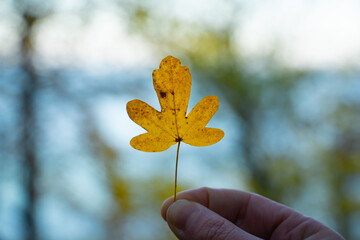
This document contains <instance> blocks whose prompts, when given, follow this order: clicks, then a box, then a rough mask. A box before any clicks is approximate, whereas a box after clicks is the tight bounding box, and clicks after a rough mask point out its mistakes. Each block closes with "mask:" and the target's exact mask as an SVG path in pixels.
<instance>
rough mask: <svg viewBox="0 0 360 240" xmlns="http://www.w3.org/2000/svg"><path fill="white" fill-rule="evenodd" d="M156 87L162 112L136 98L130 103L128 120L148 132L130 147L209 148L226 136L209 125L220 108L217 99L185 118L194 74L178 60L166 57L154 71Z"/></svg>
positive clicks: (209, 98)
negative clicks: (181, 146) (187, 146)
mask: <svg viewBox="0 0 360 240" xmlns="http://www.w3.org/2000/svg"><path fill="white" fill-rule="evenodd" d="M153 83H154V88H155V91H156V93H157V96H158V98H159V102H160V106H161V111H160V112H159V111H157V110H156V109H154V108H153V107H151V106H150V105H148V104H147V103H145V102H143V101H141V100H138V99H135V100H132V101H130V102H128V103H127V112H128V114H129V117H130V118H131V119H132V120H133V121H134V122H135V123H137V124H139V125H140V126H141V127H143V128H144V129H145V130H147V131H148V132H147V133H144V134H141V135H139V136H136V137H134V138H133V139H131V141H130V145H131V146H132V147H133V148H135V149H138V150H141V151H145V152H161V151H164V150H166V149H168V148H169V147H170V146H172V145H174V144H176V143H178V142H184V143H187V144H190V145H192V146H198V147H200V146H209V145H211V144H214V143H217V142H218V141H220V140H221V139H222V138H223V137H224V132H223V131H222V130H220V129H217V128H208V127H206V125H207V124H208V122H209V121H210V119H211V118H212V116H213V115H214V114H215V112H216V111H217V110H218V108H219V99H218V97H216V96H207V97H205V98H203V99H202V100H201V101H200V102H199V103H198V104H197V105H196V106H195V107H194V108H193V109H192V111H191V112H190V113H189V114H188V115H186V113H187V108H188V102H189V98H190V91H191V74H190V71H189V69H188V67H186V66H181V62H180V60H179V59H177V58H174V57H172V56H168V57H166V58H164V59H163V60H162V61H161V63H160V67H159V69H156V70H154V71H153Z"/></svg>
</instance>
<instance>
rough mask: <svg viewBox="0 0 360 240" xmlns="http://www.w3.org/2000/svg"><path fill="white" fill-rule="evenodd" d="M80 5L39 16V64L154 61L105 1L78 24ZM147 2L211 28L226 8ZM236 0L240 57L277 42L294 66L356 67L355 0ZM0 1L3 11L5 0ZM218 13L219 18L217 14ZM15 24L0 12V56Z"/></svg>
mask: <svg viewBox="0 0 360 240" xmlns="http://www.w3.org/2000/svg"><path fill="white" fill-rule="evenodd" d="M84 3H85V1H80V0H79V1H63V2H61V3H58V11H57V12H56V14H54V15H53V16H52V17H50V18H48V19H47V21H45V22H41V24H40V26H39V27H38V29H37V31H38V32H39V33H41V34H39V35H38V39H37V40H38V44H37V46H36V47H37V49H38V50H39V51H38V53H39V55H40V56H41V59H42V60H43V62H44V63H45V64H47V65H49V66H56V65H63V66H69V65H70V66H80V67H84V66H85V67H87V68H89V69H92V68H94V67H97V68H101V67H105V68H109V67H110V68H111V67H113V68H120V69H126V68H134V67H135V66H143V67H144V66H148V67H149V66H152V65H153V62H154V56H156V53H155V52H154V50H153V49H154V48H153V46H152V45H151V43H149V42H148V41H147V40H146V39H144V38H143V37H141V36H139V35H135V34H129V31H128V30H129V29H127V23H126V20H125V19H124V16H122V15H121V14H119V12H118V11H116V10H115V8H114V7H113V6H112V5H111V4H102V5H100V7H98V8H97V10H96V11H94V12H93V13H92V17H91V19H90V20H89V22H88V24H87V25H86V26H84V25H83V24H82V23H81V21H80V20H79V19H78V17H77V15H76V11H74V10H76V9H78V8H80V7H81V6H82V4H84ZM104 3H105V2H104ZM151 3H153V4H154V5H156V6H158V7H157V8H156V9H157V11H159V12H161V11H162V12H164V11H165V10H166V9H169V11H170V12H171V14H174V15H175V16H178V17H179V18H180V19H184V20H192V21H197V20H198V19H200V20H201V21H205V22H206V21H208V22H211V24H213V25H215V26H216V25H221V24H224V22H226V21H227V19H228V18H229V17H228V15H229V14H227V13H229V12H230V11H231V9H229V6H230V5H229V4H227V2H226V1H216V0H212V1H203V0H200V1H195V2H194V1H189V0H185V1H168V2H166V1H165V2H164V1H153V2H151ZM157 3H160V4H157ZM239 3H240V6H241V7H240V8H239V9H240V10H239V11H238V12H237V13H236V15H235V19H238V21H239V24H238V26H237V28H236V31H237V32H236V33H235V36H236V37H235V38H236V39H235V41H237V42H238V43H240V44H241V45H242V51H243V53H244V54H245V55H247V56H250V57H254V56H261V55H264V54H267V53H269V52H271V51H273V49H274V46H275V47H276V46H279V48H278V49H277V50H279V51H278V55H279V57H280V59H282V61H283V62H285V63H287V64H289V65H291V66H294V67H300V68H311V69H321V68H322V69H323V68H342V67H344V66H348V65H355V66H358V65H359V64H358V62H360V61H359V60H360V28H359V24H358V23H359V22H360V14H359V12H360V1H357V0H342V1H337V0H316V1H310V0H292V1H287V0H272V1H260V0H254V1H244V0H242V1H239ZM2 4H3V5H2V7H3V9H6V1H4V2H3V3H2ZM174 4H175V5H174ZM171 6H175V7H172V8H171ZM169 7H170V8H169ZM170 9H171V10H170ZM218 14H222V15H223V16H222V17H221V18H219V17H217V16H218ZM17 24H20V23H19V19H17V18H16V16H14V15H2V16H1V17H0V39H1V41H4V42H7V43H8V44H6V45H5V44H1V46H0V57H1V56H2V57H6V56H8V55H9V54H11V52H13V51H16V46H17V45H16V40H19V39H16V36H15V33H14V31H13V29H14V26H16V25H17ZM11 42H13V43H14V44H10V43H11ZM89 49H91V51H89ZM54 59H56V62H55V61H54ZM156 61H157V60H156Z"/></svg>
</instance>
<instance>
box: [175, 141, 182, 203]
mask: <svg viewBox="0 0 360 240" xmlns="http://www.w3.org/2000/svg"><path fill="white" fill-rule="evenodd" d="M180 142H181V141H178V145H177V150H176V164H175V190H174V202H175V201H176V188H177V169H178V162H179V149H180Z"/></svg>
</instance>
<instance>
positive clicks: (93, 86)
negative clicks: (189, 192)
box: [0, 0, 360, 240]
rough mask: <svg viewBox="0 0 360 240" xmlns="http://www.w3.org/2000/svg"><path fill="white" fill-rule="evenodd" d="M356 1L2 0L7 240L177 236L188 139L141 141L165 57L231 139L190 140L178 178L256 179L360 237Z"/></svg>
mask: <svg viewBox="0 0 360 240" xmlns="http://www.w3.org/2000/svg"><path fill="white" fill-rule="evenodd" d="M359 12H360V2H359V1H358V0H343V1H336V0H316V1H314V0H311V1H310V0H292V1H287V0H271V1H259V0H251V1H250V0H198V1H190V0H183V1H175V0H151V1H141V0H138V1H136V0H133V1H131V0H128V1H126V0H105V1H104V0H63V1H55V0H48V1H42V0H17V1H16V0H1V1H0V239H1V240H22V239H26V240H82V239H83V240H85V239H86V240H100V239H102V240H104V239H109V240H110V239H125V240H132V239H150V240H151V239H154V240H162V239H164V240H169V239H175V238H174V236H173V235H172V233H171V232H170V231H169V230H168V228H167V225H166V223H165V222H164V221H163V220H162V219H161V217H160V214H159V211H160V207H161V203H162V201H163V200H164V199H166V198H167V197H169V196H171V195H172V193H173V183H174V180H173V178H174V167H175V155H176V147H172V148H170V149H169V150H167V151H165V152H161V153H144V152H140V151H137V150H134V149H132V148H131V147H130V145H129V141H130V139H131V138H132V137H133V136H135V135H138V134H140V133H143V132H144V130H143V129H142V128H141V127H139V126H137V125H136V124H135V123H133V122H131V120H130V119H129V118H128V116H127V113H126V107H125V106H126V102H128V101H129V100H132V99H135V98H138V99H141V100H144V101H146V102H148V103H149V104H151V105H152V106H155V107H156V108H157V109H159V104H158V101H157V98H156V94H155V91H154V90H153V86H152V78H151V73H152V70H153V69H156V68H158V66H159V63H160V61H161V59H163V58H164V57H166V56H167V55H172V56H175V57H177V58H180V59H181V61H182V63H183V64H184V65H187V66H189V68H190V70H191V73H192V76H193V88H192V95H191V99H190V106H189V107H190V108H191V107H192V106H194V105H195V104H196V103H197V102H198V101H199V100H200V99H201V98H203V97H205V96H207V95H212V94H215V95H217V96H219V98H220V109H219V111H218V113H217V114H216V115H215V116H214V117H213V119H212V120H211V122H210V124H209V125H210V126H213V127H218V128H221V129H223V130H224V131H225V138H224V139H223V140H222V141H221V142H219V143H217V144H215V145H213V146H210V147H205V148H196V147H190V146H187V145H186V144H184V145H182V147H181V151H180V163H179V188H180V190H184V189H190V188H197V187H202V186H209V187H217V188H237V189H242V190H248V191H254V192H257V193H259V194H263V195H265V196H267V197H269V198H271V199H274V200H276V201H279V202H281V203H284V204H287V205H289V206H291V207H293V208H295V209H296V210H298V211H300V212H302V213H304V214H306V215H308V216H311V217H313V218H315V219H317V220H319V221H322V222H324V223H325V224H326V225H328V226H330V227H332V228H334V229H336V230H337V231H339V232H340V233H341V234H342V235H343V236H344V237H346V238H347V239H360V228H359V225H360V14H359Z"/></svg>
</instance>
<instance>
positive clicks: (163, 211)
mask: <svg viewBox="0 0 360 240" xmlns="http://www.w3.org/2000/svg"><path fill="white" fill-rule="evenodd" d="M173 203H174V196H171V197H169V198H168V199H166V200H165V201H164V202H163V204H162V206H161V216H162V218H163V219H164V220H165V221H166V213H167V210H168V208H169V207H170V205H171V204H173Z"/></svg>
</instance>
